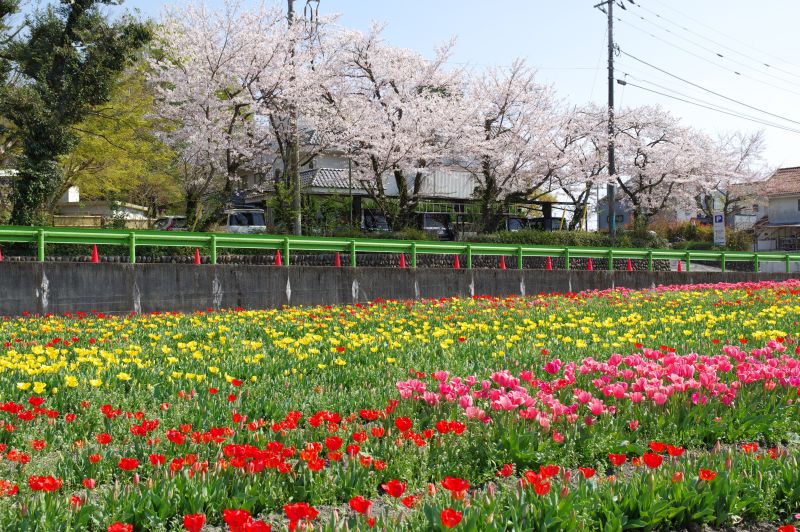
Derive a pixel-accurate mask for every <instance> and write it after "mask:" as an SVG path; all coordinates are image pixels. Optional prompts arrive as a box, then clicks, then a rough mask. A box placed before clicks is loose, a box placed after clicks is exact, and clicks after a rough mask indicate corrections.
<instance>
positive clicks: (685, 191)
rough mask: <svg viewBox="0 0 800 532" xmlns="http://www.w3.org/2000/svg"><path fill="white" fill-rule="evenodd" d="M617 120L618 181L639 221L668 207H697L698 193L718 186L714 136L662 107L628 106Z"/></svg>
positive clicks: (645, 219) (677, 208) (617, 183)
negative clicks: (715, 178) (690, 125)
mask: <svg viewBox="0 0 800 532" xmlns="http://www.w3.org/2000/svg"><path fill="white" fill-rule="evenodd" d="M615 125H616V134H615V146H616V155H617V175H616V176H614V177H615V178H614V183H615V184H616V185H617V186H618V187H619V189H620V190H621V191H622V196H623V198H624V200H625V201H626V202H627V203H629V204H630V205H631V207H632V208H633V210H634V216H635V219H636V221H637V223H639V224H642V225H643V226H646V225H647V222H648V220H649V219H650V218H651V217H652V216H653V215H655V214H657V213H659V212H662V211H664V210H665V209H667V208H670V209H676V210H679V209H680V210H682V209H691V208H694V206H695V197H696V196H697V195H698V194H702V193H703V192H704V191H707V190H709V189H710V188H711V187H712V183H713V179H714V177H715V174H716V172H717V164H716V154H717V150H716V149H715V147H714V143H713V141H712V139H711V138H710V137H709V136H708V135H706V134H704V133H702V132H700V131H698V130H695V129H692V128H689V127H686V126H683V125H682V124H681V123H680V121H679V119H677V118H676V117H674V116H673V115H671V114H670V113H668V112H666V111H664V110H663V109H661V108H660V107H657V106H644V107H636V108H630V109H623V110H622V111H621V112H619V113H618V114H617V116H616V119H615Z"/></svg>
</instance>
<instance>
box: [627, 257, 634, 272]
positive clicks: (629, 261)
mask: <svg viewBox="0 0 800 532" xmlns="http://www.w3.org/2000/svg"><path fill="white" fill-rule="evenodd" d="M628 271H629V272H632V271H633V264H631V259H628Z"/></svg>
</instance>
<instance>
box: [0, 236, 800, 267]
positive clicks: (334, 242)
mask: <svg viewBox="0 0 800 532" xmlns="http://www.w3.org/2000/svg"><path fill="white" fill-rule="evenodd" d="M3 243H28V244H35V245H36V249H37V258H38V260H39V261H44V260H45V256H46V248H47V246H48V245H50V244H83V245H87V246H91V245H94V244H96V245H121V246H127V247H128V256H129V260H130V262H131V263H135V262H136V248H137V247H144V246H155V247H196V248H202V249H204V250H206V251H207V253H208V255H209V257H210V261H211V263H212V264H216V263H217V253H218V251H219V250H221V249H263V250H281V252H282V254H283V264H284V265H289V263H290V254H291V253H292V252H298V251H324V252H337V251H339V252H343V253H349V254H350V265H351V266H353V267H355V265H356V256H357V255H358V254H359V253H397V254H399V253H407V254H409V256H410V257H411V267H412V268H415V267H416V266H417V256H418V255H420V254H438V255H447V254H449V255H454V254H459V255H466V265H465V266H466V267H467V268H472V258H473V257H474V256H476V255H505V256H509V255H510V256H515V257H516V258H517V268H519V269H522V265H523V258H524V257H560V258H563V259H564V264H565V269H569V268H570V259H572V258H596V259H608V268H609V269H614V259H623V260H624V259H644V260H646V261H647V269H648V270H652V269H653V261H654V260H656V259H672V260H679V261H682V262H684V263H685V264H686V271H691V263H692V261H699V260H703V261H715V262H719V263H720V269H721V270H722V271H723V272H724V271H725V269H726V264H727V263H729V262H732V261H744V262H751V263H753V266H754V271H756V272H757V271H759V264H760V263H761V262H781V263H783V264H785V267H786V272H787V273H788V272H789V271H790V268H791V263H792V262H800V253H786V252H758V253H750V252H744V251H679V250H669V249H630V248H601V247H563V246H531V245H515V244H483V243H479V242H428V241H409V240H382V239H373V238H326V237H312V236H283V235H241V234H228V233H190V232H171V231H131V230H127V229H120V230H115V229H84V228H73V227H16V226H0V244H3Z"/></svg>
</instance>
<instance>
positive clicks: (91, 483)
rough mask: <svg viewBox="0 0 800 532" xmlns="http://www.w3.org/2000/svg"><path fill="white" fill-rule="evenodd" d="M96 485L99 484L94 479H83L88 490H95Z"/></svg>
mask: <svg viewBox="0 0 800 532" xmlns="http://www.w3.org/2000/svg"><path fill="white" fill-rule="evenodd" d="M96 485H97V482H96V481H95V479H93V478H85V479H83V487H85V488H86V489H87V490H93V489H94V487H95V486H96Z"/></svg>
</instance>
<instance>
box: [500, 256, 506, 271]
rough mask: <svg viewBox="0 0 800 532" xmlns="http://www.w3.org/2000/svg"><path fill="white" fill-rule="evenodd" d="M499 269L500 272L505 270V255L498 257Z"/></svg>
mask: <svg viewBox="0 0 800 532" xmlns="http://www.w3.org/2000/svg"><path fill="white" fill-rule="evenodd" d="M500 269H501V270H505V269H506V256H505V255H500Z"/></svg>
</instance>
